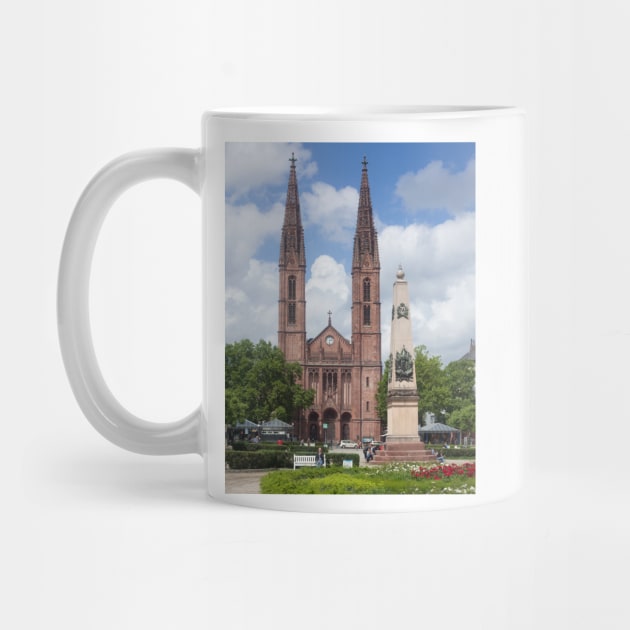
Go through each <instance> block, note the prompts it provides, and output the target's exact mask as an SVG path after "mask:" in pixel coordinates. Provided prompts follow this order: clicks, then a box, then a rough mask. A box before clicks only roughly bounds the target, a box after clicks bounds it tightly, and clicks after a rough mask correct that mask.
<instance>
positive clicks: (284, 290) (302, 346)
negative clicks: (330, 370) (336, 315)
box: [278, 154, 380, 363]
mask: <svg viewBox="0 0 630 630" xmlns="http://www.w3.org/2000/svg"><path fill="white" fill-rule="evenodd" d="M289 162H290V163H291V166H290V169H289V183H288V186H287V198H286V204H285V210H284V222H283V225H282V233H281V238H280V256H279V263H278V270H279V275H280V286H279V314H278V345H279V347H280V348H281V350H282V351H283V352H284V354H285V357H286V358H287V360H290V361H298V362H302V361H304V360H305V358H306V355H307V349H306V299H305V285H306V251H305V247H304V228H303V226H302V217H301V211H300V198H299V193H298V182H297V175H296V166H295V164H296V162H297V159H296V157H295V154H292V155H291V158H290V159H289ZM367 165H368V162H367V159H366V158H365V157H364V158H363V161H362V166H363V168H362V171H361V185H360V189H359V205H358V209H357V222H356V230H355V234H354V248H353V256H352V310H353V313H352V339H353V341H352V343H353V344H354V343H355V341H358V340H359V339H360V338H361V336H363V335H367V334H372V335H377V336H378V337H379V339H380V287H379V284H380V282H379V280H380V258H379V251H378V236H377V233H376V228H375V227H374V216H373V209H372V199H371V195H370V184H369V181H368V171H367ZM329 319H330V318H329ZM376 343H377V342H376V340H375V341H374V346H373V347H374V351H373V352H371V354H374V355H376ZM354 352H360V353H361V355H362V356H363V354H364V353H363V351H362V350H361V349H360V348H359V347H358V346H355V348H353V353H354ZM375 360H377V361H378V362H379V363H380V347H379V352H378V357H376V356H375Z"/></svg>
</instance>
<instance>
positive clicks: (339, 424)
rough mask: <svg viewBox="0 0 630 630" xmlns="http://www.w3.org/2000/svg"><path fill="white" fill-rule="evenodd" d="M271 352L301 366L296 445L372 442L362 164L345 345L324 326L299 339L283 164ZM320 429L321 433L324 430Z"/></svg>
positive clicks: (372, 355) (299, 273) (376, 272)
mask: <svg viewBox="0 0 630 630" xmlns="http://www.w3.org/2000/svg"><path fill="white" fill-rule="evenodd" d="M278 273H279V294H278V346H279V347H280V349H281V350H282V352H283V353H284V355H285V357H286V359H287V360H288V361H295V362H297V363H299V364H300V365H301V366H302V379H303V382H302V384H303V387H305V388H307V389H313V390H314V391H315V401H314V402H313V405H312V406H311V407H310V408H309V409H305V410H302V411H301V412H300V416H299V417H298V418H296V419H295V426H296V432H295V433H296V436H297V437H298V438H303V439H315V440H324V439H326V440H328V441H332V442H338V441H339V440H341V439H351V440H357V441H360V440H361V439H362V438H366V437H370V438H371V437H373V438H375V439H378V438H379V436H380V433H381V424H380V420H379V418H378V415H377V412H376V391H377V387H378V382H379V380H380V378H381V375H382V363H381V302H380V259H379V253H378V237H377V233H376V229H375V227H374V219H373V211H372V202H371V198H370V188H369V182H368V176H367V161H366V160H365V159H364V160H363V170H362V173H361V186H360V193H359V207H358V211H357V227H356V231H355V236H354V249H353V260H352V339H351V340H348V339H346V338H345V337H343V335H341V334H340V333H339V332H338V331H337V330H336V329H335V327H334V326H333V325H332V322H331V318H330V313H329V318H328V326H327V327H326V328H324V330H322V331H321V332H320V333H318V334H317V335H316V336H315V337H313V338H312V339H308V340H307V334H306V299H305V286H306V252H305V249H304V229H303V227H302V220H301V213H300V201H299V193H298V185H297V176H296V172H295V159H294V158H292V159H291V168H290V172H289V183H288V188H287V200H286V206H285V214H284V222H283V226H282V234H281V240H280V258H279V264H278ZM324 425H326V427H325V426H324Z"/></svg>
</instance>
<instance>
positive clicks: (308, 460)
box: [293, 454, 326, 470]
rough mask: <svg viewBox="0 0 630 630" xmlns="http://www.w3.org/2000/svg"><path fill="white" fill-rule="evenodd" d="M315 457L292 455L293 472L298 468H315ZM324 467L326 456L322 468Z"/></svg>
mask: <svg viewBox="0 0 630 630" xmlns="http://www.w3.org/2000/svg"><path fill="white" fill-rule="evenodd" d="M316 458H317V456H316V455H294V456H293V470H295V469H296V468H299V467H300V466H317V464H316V463H315V460H316ZM325 466H326V454H324V467H325Z"/></svg>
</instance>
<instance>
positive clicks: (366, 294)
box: [363, 278, 371, 302]
mask: <svg viewBox="0 0 630 630" xmlns="http://www.w3.org/2000/svg"><path fill="white" fill-rule="evenodd" d="M370 300H371V297H370V280H369V278H365V280H363V301H364V302H369V301H370Z"/></svg>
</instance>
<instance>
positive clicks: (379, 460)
mask: <svg viewBox="0 0 630 630" xmlns="http://www.w3.org/2000/svg"><path fill="white" fill-rule="evenodd" d="M434 461H435V455H433V454H432V453H431V451H427V450H426V446H425V444H424V442H421V441H420V439H419V438H417V437H413V436H394V435H392V436H391V437H390V436H388V437H387V442H385V444H384V445H383V448H382V449H381V450H380V451H376V453H375V454H374V459H373V460H372V461H371V462H370V463H372V464H388V463H390V462H434Z"/></svg>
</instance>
